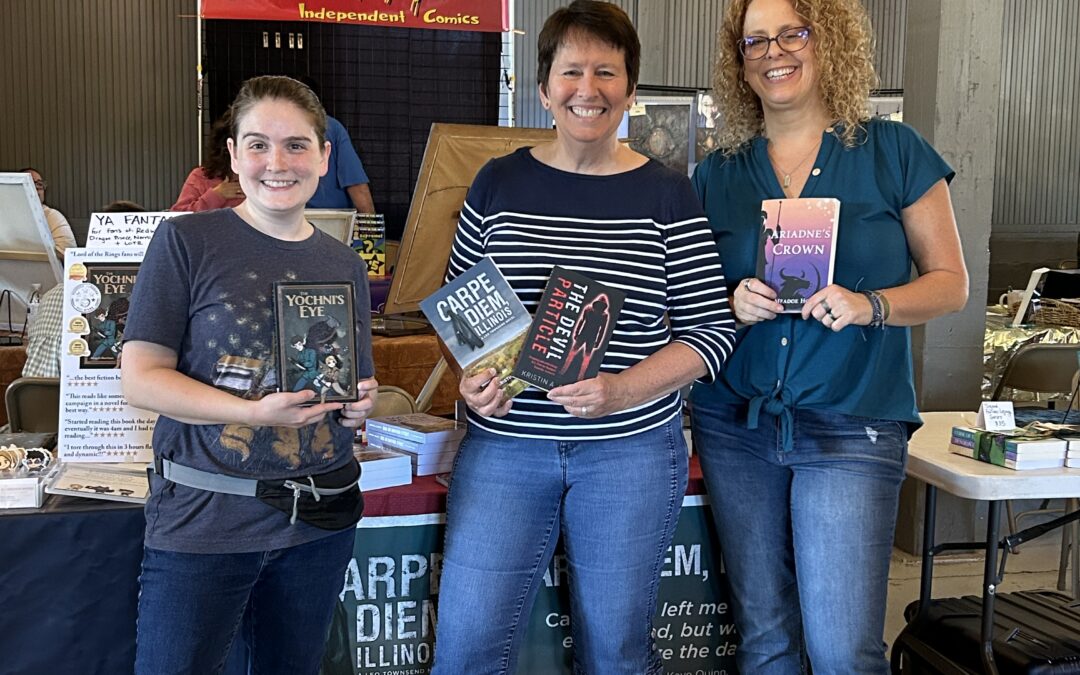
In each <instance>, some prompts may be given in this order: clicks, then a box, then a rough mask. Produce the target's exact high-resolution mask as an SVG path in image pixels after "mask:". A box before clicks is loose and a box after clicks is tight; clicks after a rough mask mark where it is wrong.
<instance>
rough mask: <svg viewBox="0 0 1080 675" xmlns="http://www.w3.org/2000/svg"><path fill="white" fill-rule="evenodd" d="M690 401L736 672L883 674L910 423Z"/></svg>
mask: <svg viewBox="0 0 1080 675" xmlns="http://www.w3.org/2000/svg"><path fill="white" fill-rule="evenodd" d="M793 435H794V446H793V448H792V449H791V451H789V452H784V450H783V444H782V439H781V437H780V430H779V424H778V420H777V418H776V417H773V416H771V415H768V414H766V413H762V415H761V419H760V422H759V425H758V428H757V429H754V430H751V429H747V428H746V406H695V408H694V412H693V439H694V449H695V450H696V451H697V453H698V455H699V456H700V457H701V468H702V470H703V471H704V474H705V482H706V485H707V487H708V490H709V500H710V502H711V504H712V510H713V515H714V516H715V520H716V523H717V530H718V534H719V536H720V546H721V549H722V550H723V552H724V563H725V565H726V570H727V576H728V581H729V583H730V585H731V593H732V608H733V613H734V618H735V626H736V628H737V629H738V631H739V634H740V638H741V645H740V646H739V650H738V652H737V653H736V661H737V663H738V666H739V672H740V673H742V675H762V674H764V675H772V674H778V675H791V674H792V673H799V672H803V668H802V661H803V648H804V645H805V650H806V655H807V656H808V657H809V660H810V663H811V665H812V667H813V671H814V675H830V674H833V673H835V674H843V675H852V674H855V673H888V672H889V664H888V662H887V661H886V660H885V645H884V642H883V641H882V635H883V633H884V629H885V596H886V592H887V590H888V576H889V558H890V556H891V554H892V542H893V530H894V529H895V527H896V509H897V502H898V499H899V494H900V483H901V482H902V481H903V478H904V464H905V462H906V460H907V438H908V432H907V427H906V425H905V424H903V423H901V422H895V421H889V420H879V419H868V418H862V417H852V416H848V415H840V414H835V413H827V412H821V411H814V410H800V409H796V410H795V411H794V418H793Z"/></svg>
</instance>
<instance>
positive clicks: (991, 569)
mask: <svg viewBox="0 0 1080 675" xmlns="http://www.w3.org/2000/svg"><path fill="white" fill-rule="evenodd" d="M1000 517H1001V502H1000V501H992V502H990V503H989V509H988V511H987V514H986V561H985V565H984V566H983V597H982V601H983V606H982V631H981V637H982V662H983V670H984V671H985V672H986V674H987V675H998V670H997V664H996V663H994V642H993V640H994V596H995V594H996V593H997V577H996V574H997V569H996V568H997V558H998V556H997V552H998V521H999V520H1000Z"/></svg>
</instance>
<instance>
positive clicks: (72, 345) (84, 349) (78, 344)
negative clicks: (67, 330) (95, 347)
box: [68, 338, 90, 356]
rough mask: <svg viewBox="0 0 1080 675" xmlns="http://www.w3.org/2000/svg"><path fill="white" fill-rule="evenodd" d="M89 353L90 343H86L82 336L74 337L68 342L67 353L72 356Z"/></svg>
mask: <svg viewBox="0 0 1080 675" xmlns="http://www.w3.org/2000/svg"><path fill="white" fill-rule="evenodd" d="M89 353H90V345H88V344H86V340H84V339H82V338H75V339H74V340H72V341H71V342H69V343H68V354H71V355H72V356H86V355H87V354H89Z"/></svg>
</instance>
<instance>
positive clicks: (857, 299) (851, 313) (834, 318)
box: [802, 284, 874, 331]
mask: <svg viewBox="0 0 1080 675" xmlns="http://www.w3.org/2000/svg"><path fill="white" fill-rule="evenodd" d="M802 317H803V318H804V319H809V318H811V317H812V318H814V319H817V320H818V321H820V322H821V324H822V325H823V326H825V327H826V328H829V329H831V330H833V331H839V330H841V329H843V328H845V327H847V326H867V325H869V324H870V321H871V320H872V319H873V318H874V309H873V307H871V306H870V300H869V299H868V298H867V297H866V296H865V295H863V294H862V293H855V292H853V291H849V290H848V289H846V288H844V287H843V286H837V285H836V284H830V285H828V286H826V287H825V288H823V289H821V290H820V291H818V292H817V293H814V294H813V295H811V296H810V297H809V298H807V300H806V304H805V305H803V308H802Z"/></svg>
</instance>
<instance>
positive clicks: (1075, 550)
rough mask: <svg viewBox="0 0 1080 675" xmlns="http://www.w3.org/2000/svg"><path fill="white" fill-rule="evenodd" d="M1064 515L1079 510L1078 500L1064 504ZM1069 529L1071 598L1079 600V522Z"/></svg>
mask: <svg viewBox="0 0 1080 675" xmlns="http://www.w3.org/2000/svg"><path fill="white" fill-rule="evenodd" d="M1065 504H1066V508H1065V512H1066V513H1072V512H1073V511H1075V510H1077V509H1078V508H1080V499H1077V498H1075V497H1074V498H1072V499H1068V500H1066V502H1065ZM1069 527H1071V528H1072V538H1071V539H1070V540H1069V548H1070V550H1071V552H1072V575H1071V576H1072V589H1071V590H1072V597H1073V600H1080V520H1074V521H1073V522H1072V524H1071V525H1069Z"/></svg>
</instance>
